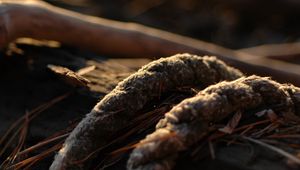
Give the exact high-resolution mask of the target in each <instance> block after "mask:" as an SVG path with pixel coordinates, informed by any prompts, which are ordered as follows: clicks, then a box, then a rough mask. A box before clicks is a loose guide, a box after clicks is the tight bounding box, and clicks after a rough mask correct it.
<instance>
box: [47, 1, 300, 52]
mask: <svg viewBox="0 0 300 170" xmlns="http://www.w3.org/2000/svg"><path fill="white" fill-rule="evenodd" d="M46 1H47V2H49V3H52V4H54V5H57V6H60V7H64V8H67V9H71V10H75V11H78V12H81V13H85V14H89V15H94V16H100V17H104V18H109V19H114V20H119V21H129V22H137V23H141V24H144V25H147V26H151V27H155V28H159V29H163V30H167V31H170V32H174V33H178V34H181V35H186V36H190V37H193V38H197V39H201V40H205V41H209V42H213V43H216V44H219V45H222V46H225V47H228V48H232V49H239V48H245V47H251V46H257V45H261V44H270V43H287V42H295V41H299V36H300V34H299V28H300V22H299V19H300V1H297V0H264V1H261V0H226V1H224V0H151V1H150V0H117V1H111V0H46Z"/></svg>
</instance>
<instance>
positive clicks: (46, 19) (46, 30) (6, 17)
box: [0, 0, 300, 85]
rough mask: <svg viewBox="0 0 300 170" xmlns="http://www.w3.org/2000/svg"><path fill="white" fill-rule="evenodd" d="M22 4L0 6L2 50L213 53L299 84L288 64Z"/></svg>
mask: <svg viewBox="0 0 300 170" xmlns="http://www.w3.org/2000/svg"><path fill="white" fill-rule="evenodd" d="M26 2H28V3H20V2H19V1H9V0H6V1H4V2H3V5H1V11H2V12H1V13H2V15H1V17H2V18H3V19H2V23H1V24H2V28H6V31H8V32H7V33H6V34H4V33H3V31H2V32H1V33H2V34H4V35H2V36H1V35H0V36H1V37H2V43H1V44H2V46H3V45H5V44H7V43H8V42H10V41H13V40H14V39H16V38H18V37H31V38H36V39H48V40H56V41H59V42H62V43H63V44H67V45H71V46H76V47H78V48H83V49H88V50H92V51H94V52H97V53H99V54H106V55H108V56H118V57H147V58H157V57H161V56H170V55H173V54H176V53H183V52H189V53H194V54H198V55H215V56H217V57H219V58H220V59H221V60H224V61H225V62H227V63H229V64H230V65H232V66H235V67H237V68H239V69H241V70H242V71H244V72H245V73H246V74H248V75H250V74H258V75H261V76H272V77H273V78H274V79H275V80H278V81H280V82H290V83H294V84H296V85H300V78H299V77H300V72H299V70H300V67H299V66H298V65H295V64H292V63H285V62H281V61H278V60H273V59H267V58H263V57H261V56H256V55H252V54H247V53H244V52H239V51H238V52H237V51H233V50H230V49H226V48H223V47H220V46H218V45H215V44H211V43H207V42H203V41H199V40H195V39H192V38H188V37H184V36H180V35H176V34H172V33H169V32H166V31H161V30H158V29H154V28H150V27H146V26H143V25H140V24H136V23H124V22H118V21H112V20H107V19H103V18H97V17H92V16H87V15H82V14H79V13H75V12H71V11H68V10H64V9H61V8H57V7H54V6H51V5H49V4H47V3H42V2H40V1H32V0H31V1H26ZM21 28H22V29H21ZM65 30H68V31H65ZM5 35H6V36H5ZM3 37H6V38H3ZM1 44H0V45H1Z"/></svg>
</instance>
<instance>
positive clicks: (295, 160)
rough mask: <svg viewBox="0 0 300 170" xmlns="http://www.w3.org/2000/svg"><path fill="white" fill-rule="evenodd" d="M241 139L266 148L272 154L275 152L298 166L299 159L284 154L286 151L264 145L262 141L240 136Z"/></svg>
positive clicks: (286, 153)
mask: <svg viewBox="0 0 300 170" xmlns="http://www.w3.org/2000/svg"><path fill="white" fill-rule="evenodd" d="M242 138H243V139H246V140H248V141H251V142H253V143H256V144H258V145H261V146H263V147H266V148H268V149H270V150H272V151H274V152H277V153H279V154H280V155H282V156H284V157H286V158H288V159H289V160H292V161H293V162H295V163H297V164H299V165H300V159H299V158H297V157H296V156H294V155H292V154H290V153H288V152H286V151H284V150H282V149H280V148H277V147H275V146H272V145H269V144H267V143H264V142H262V141H259V140H256V139H253V138H250V137H246V136H242Z"/></svg>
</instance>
